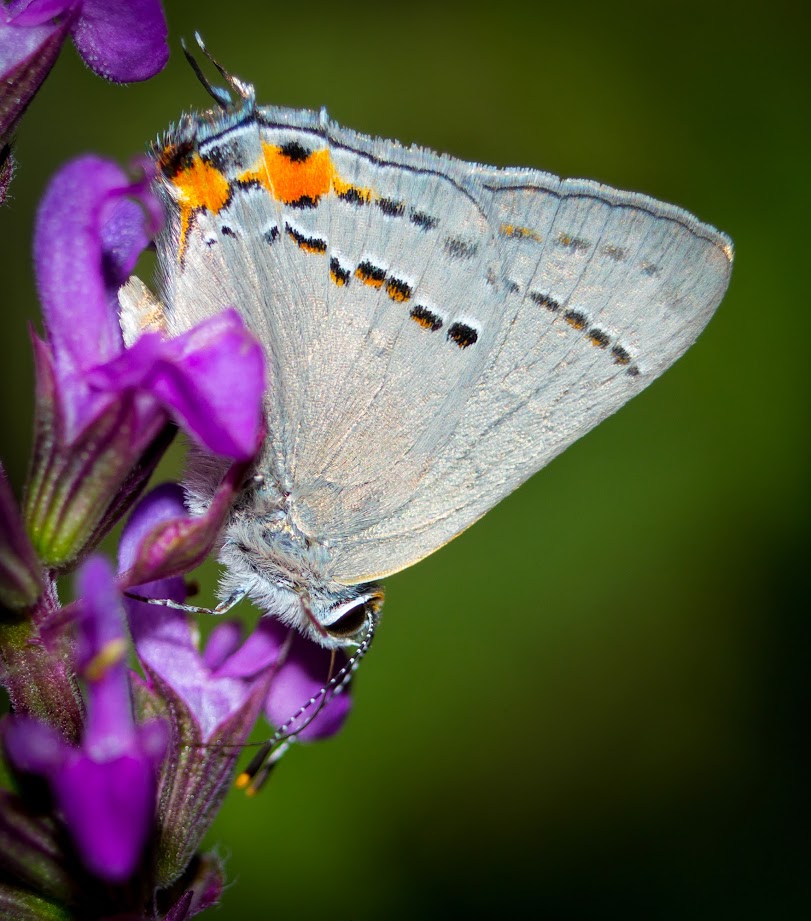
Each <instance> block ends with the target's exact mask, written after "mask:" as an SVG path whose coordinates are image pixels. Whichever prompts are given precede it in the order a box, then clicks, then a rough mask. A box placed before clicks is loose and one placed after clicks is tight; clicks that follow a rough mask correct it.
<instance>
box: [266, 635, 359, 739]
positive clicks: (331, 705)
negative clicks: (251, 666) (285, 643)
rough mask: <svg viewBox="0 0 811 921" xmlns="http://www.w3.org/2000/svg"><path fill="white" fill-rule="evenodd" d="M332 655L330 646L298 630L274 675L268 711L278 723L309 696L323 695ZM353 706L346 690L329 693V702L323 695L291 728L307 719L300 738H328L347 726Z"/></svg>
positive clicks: (279, 724) (291, 714) (294, 728)
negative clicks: (311, 638)
mask: <svg viewBox="0 0 811 921" xmlns="http://www.w3.org/2000/svg"><path fill="white" fill-rule="evenodd" d="M330 659H331V653H330V650H328V649H325V648H324V647H323V646H318V645H317V644H316V643H314V642H312V640H309V639H307V638H306V637H304V636H302V635H301V634H300V633H298V632H296V633H295V634H294V635H293V639H292V643H291V645H290V650H289V652H288V654H287V658H286V659H285V661H284V663H283V664H282V665H281V666H280V667H279V670H278V671H277V672H276V674H275V675H274V677H273V681H272V683H271V686H270V691H269V692H268V696H267V700H266V701H265V715H266V716H267V718H268V720H269V721H270V722H271V723H272V724H273V725H274V726H277V727H279V726H282V725H283V724H284V723H286V722H287V721H288V720H289V719H290V718H291V717H292V716H293V715H294V714H295V713H296V711H297V710H298V709H299V708H300V707H301V706H303V705H304V704H306V703H307V701H308V700H310V699H311V698H313V697H319V695H320V693H321V690H322V689H323V688H324V687H325V685H326V684H327V682H328V681H329V679H330ZM341 664H343V663H342V662H338V663H337V664H336V666H335V668H339V667H340V665H341ZM351 706H352V701H351V698H350V696H349V694H348V693H347V691H346V690H344V691H343V692H342V693H340V694H337V695H333V696H332V697H328V699H327V701H326V703H323V702H322V701H321V699H320V697H319V700H318V701H316V703H314V704H312V705H311V706H310V707H309V708H308V709H307V710H306V711H305V712H304V713H303V714H302V715H301V716H300V717H299V718H298V719H296V720H295V722H293V723H292V724H291V725H290V726H289V727H288V729H289V731H295V730H296V729H297V728H299V727H301V726H304V725H305V723H306V728H304V729H301V731H300V732H299V734H298V736H297V738H298V739H299V740H300V741H313V740H315V739H323V738H326V737H327V736H331V735H334V734H335V733H336V732H338V730H339V729H340V728H341V727H342V726H343V724H344V721H345V720H346V717H347V716H348V715H349V711H350V709H351Z"/></svg>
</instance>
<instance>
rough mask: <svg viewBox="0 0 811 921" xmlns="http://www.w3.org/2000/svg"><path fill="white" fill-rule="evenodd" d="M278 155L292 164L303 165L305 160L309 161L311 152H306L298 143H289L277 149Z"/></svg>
mask: <svg viewBox="0 0 811 921" xmlns="http://www.w3.org/2000/svg"><path fill="white" fill-rule="evenodd" d="M279 153H280V154H281V155H282V156H283V157H287V159H288V160H291V161H292V162H293V163H303V162H304V161H305V160H309V158H310V154H311V153H312V151H311V150H307V148H306V147H304V146H303V145H301V144H299V142H298V141H289V142H288V143H287V144H283V145H282V146H281V147H280V148H279Z"/></svg>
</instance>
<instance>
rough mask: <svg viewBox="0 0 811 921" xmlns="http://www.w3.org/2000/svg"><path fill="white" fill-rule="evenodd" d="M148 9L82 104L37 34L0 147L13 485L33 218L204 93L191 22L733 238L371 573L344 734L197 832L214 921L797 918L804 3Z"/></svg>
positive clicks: (490, 148) (800, 897) (328, 94)
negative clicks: (503, 461)
mask: <svg viewBox="0 0 811 921" xmlns="http://www.w3.org/2000/svg"><path fill="white" fill-rule="evenodd" d="M165 5H166V8H167V14H168V19H169V24H170V30H171V36H172V42H173V55H172V60H171V63H170V65H169V67H168V68H167V70H166V71H165V72H164V73H162V74H161V75H159V76H158V77H157V78H156V79H154V80H152V81H150V82H149V83H146V84H143V85H133V86H129V87H113V86H108V85H106V84H104V83H102V81H100V80H98V79H97V78H96V77H94V76H92V75H91V74H90V73H89V72H87V71H86V70H84V68H83V66H82V65H81V63H80V61H79V60H78V58H77V56H76V55H75V53H74V52H73V50H72V49H71V48H69V47H68V48H66V49H65V51H64V52H63V54H62V57H61V58H60V60H59V62H58V63H57V66H56V68H55V71H54V73H53V74H52V76H51V78H50V79H49V80H48V81H47V83H46V85H45V87H44V89H43V91H42V92H41V94H40V96H39V97H38V98H37V99H36V100H35V102H34V104H33V106H32V108H31V110H30V112H29V113H28V115H27V116H26V118H25V120H24V121H23V124H22V127H21V130H20V132H19V140H18V145H17V155H18V161H19V168H18V173H17V177H16V180H15V183H14V186H13V189H12V200H11V203H10V205H9V206H8V207H7V208H6V209H5V210H4V211H3V212H2V213H1V214H0V260H2V261H1V263H0V272H1V273H2V275H1V276H0V277H2V295H0V299H1V300H2V311H0V324H2V325H1V326H0V336H1V337H2V338H1V339H0V347H1V348H2V361H1V362H0V394H2V420H1V421H2V424H1V425H0V433H2V436H1V437H2V456H3V458H4V460H5V461H6V463H7V466H8V468H9V470H10V473H11V476H12V479H13V481H14V483H15V485H16V486H17V487H18V488H19V487H20V486H21V484H22V482H23V479H24V474H25V465H26V457H27V452H28V446H29V443H30V427H31V410H32V400H31V381H32V370H31V358H30V351H29V346H28V340H27V333H26V321H27V320H36V317H37V304H36V299H35V295H34V289H33V276H32V271H31V263H30V255H29V253H30V241H31V227H32V219H33V213H34V208H35V204H36V201H37V199H38V197H39V196H40V194H41V192H42V189H43V187H44V184H45V182H46V180H47V178H48V177H49V175H50V174H51V173H52V172H53V170H54V169H55V168H56V167H57V166H58V165H59V164H60V163H62V162H63V161H64V160H65V159H66V158H68V157H70V156H72V155H75V154H78V153H80V152H82V151H88V150H92V151H98V152H100V153H103V154H106V155H110V156H113V157H116V158H119V159H120V160H122V161H126V160H128V159H129V158H130V157H131V156H132V155H133V154H136V153H138V152H140V151H141V150H142V149H143V147H144V145H145V143H146V142H147V141H148V140H149V139H150V138H152V137H153V136H154V135H156V134H157V132H159V131H160V130H162V129H163V128H164V127H165V126H167V125H168V124H169V123H170V122H171V121H172V120H173V119H175V118H177V116H178V114H179V113H180V112H181V110H184V109H189V108H194V107H206V106H207V105H208V99H207V97H206V95H205V93H204V91H203V90H202V88H201V87H200V86H199V85H198V84H197V81H196V79H195V78H194V76H193V74H192V72H191V70H190V69H189V68H188V66H187V65H186V64H185V62H184V60H183V56H182V54H181V53H180V50H179V39H180V37H181V36H185V37H186V38H187V39H188V38H191V36H192V34H193V31H194V30H195V29H199V30H200V31H201V32H202V34H203V35H204V37H205V38H206V39H207V41H208V42H209V44H210V46H211V48H212V49H213V51H214V52H215V54H216V55H217V56H218V57H219V58H220V59H221V60H222V61H223V62H224V63H225V65H226V66H227V67H228V68H230V69H231V70H232V71H233V72H235V73H236V74H238V75H240V76H242V77H244V78H246V79H248V80H250V81H253V82H254V83H255V84H256V86H257V93H258V98H259V100H260V101H261V102H265V103H271V102H273V103H277V104H283V105H290V106H305V107H318V106H321V105H326V106H327V107H328V109H329V111H330V113H331V115H332V116H333V117H334V118H336V119H338V120H339V121H340V122H342V123H343V124H346V125H349V126H351V127H354V128H356V129H358V130H361V131H364V132H366V133H369V134H376V135H382V136H385V137H397V138H399V139H400V140H401V141H403V142H412V141H417V142H419V143H422V144H425V145H427V146H430V147H433V148H435V149H438V150H444V151H449V152H452V153H454V154H456V155H457V156H460V157H463V158H466V159H471V160H479V161H483V162H488V163H493V164H498V165H510V164H512V165H525V166H535V167H540V168H543V169H547V170H550V171H553V172H555V173H559V174H562V175H566V176H587V177H590V178H596V179H599V180H602V181H604V182H607V183H610V184H612V185H615V186H619V187H621V188H632V189H635V190H639V191H643V192H646V193H648V194H650V195H653V196H655V197H657V198H661V199H664V200H667V201H672V202H675V203H678V204H680V205H682V206H684V207H686V208H688V209H690V210H691V211H693V212H695V213H696V214H698V215H699V216H700V217H701V218H702V219H704V220H706V221H708V222H710V223H714V224H716V225H717V226H719V227H721V228H722V229H724V230H725V231H727V232H728V233H729V234H730V235H731V236H732V238H733V239H734V241H735V244H736V264H735V269H734V272H733V277H732V285H731V288H730V291H729V293H728V295H727V297H726V299H725V301H724V303H723V304H722V306H721V308H720V310H719V311H718V314H717V316H716V317H715V319H714V320H713V321H712V323H711V324H710V326H709V328H708V329H707V331H706V332H705V333H704V334H703V335H702V337H701V339H700V340H699V342H698V343H697V344H696V346H695V347H694V348H693V349H692V350H691V351H690V352H689V353H688V354H687V355H686V356H685V357H684V358H683V359H682V360H681V361H680V362H679V363H678V365H677V366H676V367H675V368H673V369H672V370H671V371H670V372H669V373H667V374H666V375H665V376H664V377H663V378H662V379H661V380H660V381H658V382H656V383H655V384H654V385H653V386H652V387H650V388H649V389H648V390H646V391H645V392H644V393H643V394H642V395H641V396H640V397H639V398H637V399H636V400H634V401H633V403H632V404H630V405H629V406H627V407H625V408H624V409H623V410H622V411H621V412H619V413H618V414H617V415H616V416H614V417H613V418H611V419H610V420H608V421H606V422H605V423H603V425H601V426H600V427H599V428H598V429H597V430H596V431H594V432H593V433H591V434H590V435H589V436H588V437H587V438H585V439H584V440H583V441H582V442H581V443H578V444H576V445H575V446H573V447H572V448H570V449H569V450H568V451H567V452H566V453H565V454H564V455H563V456H562V457H561V458H559V459H558V460H556V461H555V462H554V463H553V464H552V465H551V466H550V467H549V468H548V469H546V470H544V471H543V472H542V473H541V474H539V475H538V476H536V477H534V478H533V479H532V480H531V481H530V482H528V483H527V484H526V485H525V486H523V487H522V488H521V489H520V490H519V491H518V492H517V493H515V494H514V495H512V496H511V497H510V498H508V499H507V500H505V501H504V502H503V503H502V504H501V505H500V506H499V507H498V508H496V509H495V510H494V511H493V512H491V513H490V514H489V515H488V516H487V518H486V519H485V520H484V521H483V522H481V523H479V524H477V525H476V526H475V527H474V528H473V529H471V530H470V531H468V532H466V533H465V534H463V535H462V536H461V537H460V538H458V539H457V540H456V541H454V542H452V543H451V544H450V545H448V546H447V547H445V548H444V549H442V550H441V551H440V552H438V553H437V554H435V555H434V556H432V557H430V558H429V559H427V560H425V561H424V562H423V563H421V564H420V565H419V566H417V567H415V568H414V569H413V570H410V571H407V572H404V573H402V574H400V575H398V576H396V577H394V578H391V579H390V580H388V583H387V592H388V593H387V603H386V609H385V616H384V620H383V623H382V626H381V629H380V631H379V635H378V639H377V642H376V646H375V649H374V651H373V653H372V655H371V656H370V657H369V659H368V661H367V662H366V663H365V664H364V666H363V668H362V669H361V670H360V673H359V675H358V678H357V682H356V685H355V708H354V712H353V714H352V717H351V719H350V721H349V723H348V725H347V726H346V729H345V731H344V732H343V733H342V735H341V736H340V737H339V738H336V739H335V740H332V741H330V742H327V743H322V744H319V745H317V746H310V747H304V746H300V747H299V748H298V749H297V750H295V751H293V752H292V753H291V754H290V755H289V756H288V757H287V759H286V760H285V761H283V762H282V764H281V766H280V768H279V769H278V772H277V773H276V775H275V776H274V778H273V780H272V782H271V783H270V785H269V787H268V789H267V790H266V792H265V793H263V795H262V796H261V797H259V798H258V799H256V800H247V799H246V798H244V797H243V796H241V795H240V794H237V793H234V794H232V795H231V797H230V798H229V801H228V802H227V805H226V806H225V808H224V809H223V811H222V814H221V816H220V818H219V819H218V821H217V823H216V825H215V826H214V828H213V829H212V832H211V835H210V842H211V844H212V845H214V844H216V846H217V847H218V848H219V849H220V852H221V853H222V854H223V855H224V856H225V857H226V859H227V864H228V870H229V875H230V878H231V879H232V880H233V881H234V885H233V887H232V888H230V889H229V890H228V891H227V892H226V893H225V896H224V898H223V903H222V907H221V909H220V915H219V916H220V917H222V918H227V919H229V921H231V919H233V921H243V919H254V918H256V917H258V916H261V917H273V918H289V919H299V918H301V919H309V918H314V919H320V918H333V919H357V921H362V919H414V918H421V919H422V918H424V919H434V918H443V919H444V918H453V917H465V916H466V917H482V918H490V917H495V916H497V915H500V914H502V913H507V912H509V913H511V914H513V915H515V916H518V917H537V918H549V919H567V921H568V919H593V918H601V919H602V918H614V917H617V918H619V917H623V918H628V917H632V918H637V917H638V918H647V919H684V918H713V919H717V918H736V919H741V918H752V919H765V918H769V919H783V918H786V919H788V918H792V919H793V918H798V917H803V916H807V915H806V912H807V911H808V904H809V896H811V878H810V875H811V870H810V869H809V867H810V866H811V864H810V863H809V858H811V849H810V848H809V835H810V834H811V830H810V829H809V813H810V812H811V810H809V808H808V807H809V797H808V787H809V767H811V757H809V746H808V736H809V713H811V680H809V668H808V665H809V654H810V653H811V648H810V647H811V643H809V640H810V639H811V630H810V629H809V622H808V613H807V610H806V608H807V602H806V595H807V593H808V590H807V583H808V579H809V574H810V573H809V560H808V549H807V545H806V539H807V534H808V524H809V514H808V512H809V489H808V473H809V463H808V461H809V414H808V405H809V393H810V392H811V391H809V383H810V382H809V342H810V341H811V327H810V326H809V320H808V305H809V295H808V284H807V282H804V281H803V278H804V277H806V268H807V264H808V260H809V249H808V244H809V239H808V233H807V226H808V220H807V215H808V213H809V205H810V204H811V202H809V182H808V163H809V101H810V100H811V92H810V91H811V80H809V69H808V63H807V60H806V59H807V52H808V43H807V35H808V22H807V20H806V19H805V18H804V13H803V12H802V6H801V5H800V4H796V3H788V2H782V0H771V2H761V3H757V2H754V3H751V4H737V5H732V6H730V4H728V3H720V2H708V0H704V2H695V0H687V2H669V0H664V2H659V3H650V2H644V3H643V2H631V0H617V2H614V3H602V2H597V0H581V2H579V3H576V4H560V3H547V2H536V3H525V4H516V3H509V2H502V3H491V4H487V5H484V4H481V5H476V4H465V5H459V6H451V5H450V4H441V3H437V2H433V3H410V4H395V3H392V4H384V3H375V4H369V5H364V4H346V3H343V4H339V3H334V2H333V3H329V4H319V3H317V2H315V0H311V2H303V3H268V2H253V0H238V2H232V3H228V4H224V3H221V2H220V3H218V2H213V0H194V2H191V0H189V2H184V0H166V4H165ZM181 460H182V456H181V454H180V452H176V453H175V455H174V456H173V458H172V459H171V460H170V461H169V462H168V463H167V464H166V465H165V466H164V469H163V470H162V474H163V475H164V476H165V475H169V474H171V473H172V472H173V471H175V472H176V471H177V470H178V469H179V465H180V463H181ZM598 497H599V501H596V500H597V498H598ZM215 572H216V570H215V567H213V566H211V567H207V568H206V569H205V570H204V571H203V573H202V575H201V578H202V580H203V582H204V586H205V590H206V591H205V593H204V596H203V597H204V599H205V598H209V599H210V598H211V589H212V587H213V585H214V581H215ZM248 616H250V614H248Z"/></svg>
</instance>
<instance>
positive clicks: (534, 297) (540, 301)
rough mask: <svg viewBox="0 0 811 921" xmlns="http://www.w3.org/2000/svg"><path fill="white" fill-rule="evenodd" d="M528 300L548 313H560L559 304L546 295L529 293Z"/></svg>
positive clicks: (539, 292) (537, 292)
mask: <svg viewBox="0 0 811 921" xmlns="http://www.w3.org/2000/svg"><path fill="white" fill-rule="evenodd" d="M529 299H530V300H531V301H533V302H534V303H535V304H537V305H538V306H539V307H543V308H544V310H548V311H549V312H550V313H558V312H559V311H560V304H559V303H558V302H557V301H556V300H555V299H554V298H553V297H550V295H548V294H543V293H542V292H541V291H530V292H529Z"/></svg>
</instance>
